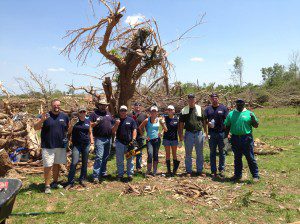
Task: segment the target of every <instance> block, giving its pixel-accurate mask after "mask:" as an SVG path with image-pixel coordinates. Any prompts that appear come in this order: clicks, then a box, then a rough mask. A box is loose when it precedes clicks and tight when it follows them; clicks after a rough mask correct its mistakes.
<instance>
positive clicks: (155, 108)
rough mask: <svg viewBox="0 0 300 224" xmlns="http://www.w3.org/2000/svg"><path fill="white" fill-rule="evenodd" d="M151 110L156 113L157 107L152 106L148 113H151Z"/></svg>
mask: <svg viewBox="0 0 300 224" xmlns="http://www.w3.org/2000/svg"><path fill="white" fill-rule="evenodd" d="M152 110H155V111H158V108H157V106H152V107H151V108H150V111H152Z"/></svg>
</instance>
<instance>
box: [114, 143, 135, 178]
mask: <svg viewBox="0 0 300 224" xmlns="http://www.w3.org/2000/svg"><path fill="white" fill-rule="evenodd" d="M127 150H128V147H127V145H124V144H122V143H121V142H119V141H118V140H116V159H117V172H118V177H123V175H124V155H125V153H126V152H127ZM133 170H134V165H133V157H130V158H129V159H127V175H128V176H129V177H130V176H132V175H133Z"/></svg>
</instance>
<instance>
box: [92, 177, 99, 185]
mask: <svg viewBox="0 0 300 224" xmlns="http://www.w3.org/2000/svg"><path fill="white" fill-rule="evenodd" d="M92 183H93V184H99V183H100V180H99V179H98V178H94V179H93V180H92Z"/></svg>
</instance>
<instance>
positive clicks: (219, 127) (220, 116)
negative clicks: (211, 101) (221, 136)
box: [204, 104, 228, 132]
mask: <svg viewBox="0 0 300 224" xmlns="http://www.w3.org/2000/svg"><path fill="white" fill-rule="evenodd" d="M227 115H228V109H227V107H225V106H224V105H223V104H219V106H218V107H213V106H212V105H210V106H208V107H206V108H205V110H204V118H205V119H207V120H208V121H211V120H212V119H214V120H215V127H214V128H209V131H214V132H223V131H224V130H225V125H224V121H225V119H226V117H227Z"/></svg>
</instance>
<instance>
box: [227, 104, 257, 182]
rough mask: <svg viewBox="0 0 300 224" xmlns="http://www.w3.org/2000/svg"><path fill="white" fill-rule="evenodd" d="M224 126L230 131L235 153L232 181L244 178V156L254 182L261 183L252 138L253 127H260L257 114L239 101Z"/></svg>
mask: <svg viewBox="0 0 300 224" xmlns="http://www.w3.org/2000/svg"><path fill="white" fill-rule="evenodd" d="M224 124H225V126H226V128H227V130H229V131H230V134H229V135H228V139H231V145H232V151H233V153H234V176H233V177H232V178H231V180H232V181H238V180H240V179H241V178H242V171H243V161H242V157H243V154H244V155H245V157H246V159H247V162H248V166H249V169H250V172H251V174H252V176H253V181H254V182H257V181H259V173H258V166H257V162H256V160H255V157H254V141H253V136H252V127H254V128H257V127H258V119H257V118H256V116H255V114H254V113H253V112H251V111H250V110H247V109H246V108H245V101H244V100H242V99H238V100H237V101H236V109H234V110H232V111H230V112H229V114H228V116H227V118H226V120H225V122H224Z"/></svg>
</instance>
